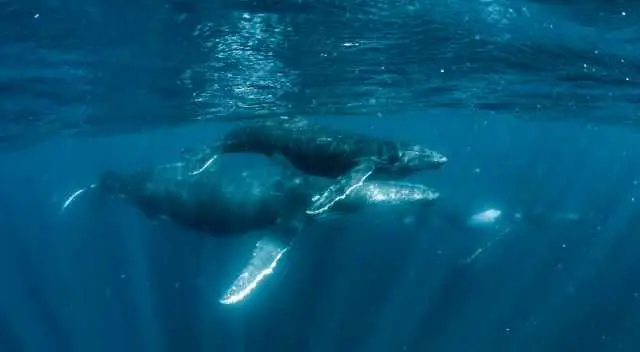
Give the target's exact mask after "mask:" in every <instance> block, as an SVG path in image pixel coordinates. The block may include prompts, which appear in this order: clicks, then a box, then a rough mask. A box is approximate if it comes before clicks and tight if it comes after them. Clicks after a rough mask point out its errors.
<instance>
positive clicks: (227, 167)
mask: <svg viewBox="0 0 640 352" xmlns="http://www.w3.org/2000/svg"><path fill="white" fill-rule="evenodd" d="M219 159H220V160H218V162H216V165H215V166H212V167H209V168H207V169H206V170H204V171H202V172H200V173H198V174H195V175H192V174H191V173H190V171H191V170H192V169H191V168H190V167H189V165H188V163H185V162H179V163H174V164H166V165H161V166H158V167H155V168H149V169H143V170H139V171H136V172H131V173H118V172H105V173H103V174H102V175H101V177H100V180H99V182H98V183H96V184H95V185H92V188H94V189H99V190H103V191H105V192H108V193H110V194H115V195H119V196H122V197H123V198H125V199H126V200H128V201H129V202H130V203H132V204H133V205H134V206H136V207H137V208H139V209H141V210H142V211H143V212H144V213H145V214H146V215H147V216H149V217H152V218H156V217H166V218H169V219H171V220H173V221H174V222H176V223H178V224H181V225H183V226H184V227H187V228H190V229H195V230H199V231H202V232H205V233H208V234H211V235H212V236H230V235H239V234H245V233H249V232H252V231H259V230H266V232H267V233H268V235H266V236H264V237H262V238H261V239H260V240H259V241H258V242H257V244H256V247H255V249H254V252H253V255H252V256H251V259H250V261H249V263H248V264H247V265H246V266H245V268H244V270H243V271H242V273H241V274H240V275H239V276H238V277H237V279H236V280H235V281H234V282H233V284H232V285H231V287H230V288H229V289H228V291H227V292H226V293H225V295H224V297H223V298H222V299H221V300H220V302H221V303H225V304H229V303H236V302H238V301H241V300H242V299H243V298H245V297H246V296H247V295H248V294H249V293H251V292H252V291H253V289H254V288H255V287H256V286H257V285H258V283H259V282H260V281H261V280H263V279H264V278H265V277H266V276H267V275H269V274H270V273H271V272H272V271H273V269H274V268H275V266H276V264H277V262H278V260H279V259H280V258H281V257H282V255H283V254H284V253H285V252H286V251H287V250H288V248H289V247H290V245H291V243H292V242H293V241H294V240H295V238H296V236H297V235H298V233H299V232H300V231H301V230H302V229H303V228H304V226H305V225H307V224H308V223H310V222H315V221H317V217H311V216H309V215H307V214H306V213H305V210H306V209H307V207H308V206H309V204H310V202H311V198H312V195H313V194H314V193H315V192H317V191H318V190H321V189H324V188H326V187H327V184H330V183H331V182H332V180H328V179H325V178H320V177H314V176H309V175H306V174H302V173H300V172H299V171H297V170H295V169H292V168H285V167H282V166H281V165H279V164H277V163H273V162H271V161H270V160H269V159H268V158H265V157H264V156H260V155H255V154H245V155H235V156H231V155H227V156H223V157H221V158H219ZM77 194H78V192H76V193H74V195H73V196H72V197H75V195H77ZM436 198H438V193H436V192H435V191H433V190H432V189H430V188H428V187H426V186H423V185H420V184H411V183H399V182H392V181H378V182H367V183H365V184H364V185H363V187H359V188H358V189H357V190H354V191H353V192H351V193H350V194H349V195H348V196H347V197H346V198H345V199H344V201H343V202H340V203H339V204H337V205H336V206H335V207H333V208H332V209H331V212H346V213H353V212H357V211H360V210H363V209H365V208H370V207H373V206H381V207H384V208H385V209H386V208H388V207H391V208H393V207H396V206H398V205H412V204H415V205H417V206H419V207H421V206H422V205H428V204H431V203H432V201H433V200H435V199H436ZM70 202H71V200H69V201H67V202H65V207H66V206H68V205H69V204H70ZM391 208H389V209H391Z"/></svg>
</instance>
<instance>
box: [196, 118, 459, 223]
mask: <svg viewBox="0 0 640 352" xmlns="http://www.w3.org/2000/svg"><path fill="white" fill-rule="evenodd" d="M239 152H254V153H261V154H264V155H267V156H272V157H277V158H279V159H281V160H284V161H285V162H287V163H290V164H291V165H293V166H294V167H295V168H297V169H298V170H300V171H302V172H304V173H306V174H309V175H315V176H321V177H325V178H331V179H334V182H333V183H332V184H330V185H329V186H328V187H327V188H326V189H324V190H322V191H320V192H319V193H320V196H319V197H316V199H315V200H314V202H313V203H312V204H311V205H310V207H309V209H308V210H307V213H308V214H318V213H321V212H324V211H326V210H328V209H329V208H330V207H331V206H333V204H334V203H336V202H337V201H338V200H341V199H344V197H345V196H346V195H348V194H349V193H350V192H351V191H353V190H355V189H356V188H357V187H359V186H360V185H362V183H363V182H364V181H365V180H392V179H400V178H403V177H406V176H409V175H411V174H413V173H416V172H418V171H422V170H428V169H438V168H440V167H442V166H443V165H444V164H445V163H446V162H447V158H446V157H445V156H444V155H442V154H440V153H438V152H436V151H433V150H430V149H428V148H426V147H424V146H421V145H416V144H409V143H404V142H397V141H391V140H386V139H382V138H376V137H373V136H368V135H365V134H358V133H350V132H344V131H340V130H337V129H333V128H331V127H328V126H323V125H319V124H315V123H312V122H309V121H308V120H306V119H302V118H294V119H288V118H277V119H263V120H256V121H253V122H250V123H247V124H244V125H242V126H239V127H237V128H234V129H232V130H231V131H229V132H228V133H226V134H225V135H224V136H223V137H222V140H221V141H220V142H219V143H218V144H217V145H215V146H213V147H212V148H204V149H200V150H199V151H197V152H195V151H189V152H187V153H186V154H187V157H189V158H191V159H192V160H199V162H196V165H203V164H207V162H210V161H211V160H213V158H215V156H216V155H219V154H222V153H239ZM201 169H202V167H200V168H199V169H198V170H201ZM194 170H195V169H194ZM198 170H195V172H198Z"/></svg>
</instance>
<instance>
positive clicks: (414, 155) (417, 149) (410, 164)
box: [400, 146, 449, 170]
mask: <svg viewBox="0 0 640 352" xmlns="http://www.w3.org/2000/svg"><path fill="white" fill-rule="evenodd" d="M400 159H401V163H402V164H403V165H404V166H405V167H406V168H408V169H410V170H423V169H438V168H440V167H442V166H443V165H444V164H446V163H447V162H448V161H449V159H448V158H447V157H446V156H444V155H443V154H441V153H439V152H437V151H435V150H431V149H428V148H425V147H422V146H412V147H410V148H407V149H406V150H404V151H402V152H401V153H400Z"/></svg>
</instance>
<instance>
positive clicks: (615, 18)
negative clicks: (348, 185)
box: [0, 0, 640, 352]
mask: <svg viewBox="0 0 640 352" xmlns="http://www.w3.org/2000/svg"><path fill="white" fill-rule="evenodd" d="M638 10H640V8H638V5H636V4H635V3H632V2H627V1H614V2H608V1H607V2H605V1H588V2H552V1H541V0H537V1H521V0H520V1H509V0H494V1H479V2H478V1H465V0H459V1H430V2H418V1H416V2H406V1H402V2H398V1H353V2H335V1H324V2H322V1H320V2H305V1H296V2H288V1H266V0H265V1H255V2H248V1H218V2H204V1H203V2H198V1H189V0H180V1H179V0H172V1H137V2H124V1H108V2H107V1H98V0H92V1H86V2H76V1H69V0H58V1H52V0H47V1H44V0H42V1H36V0H33V1H20V2H18V1H0V16H1V20H0V29H1V30H2V33H3V36H2V41H3V42H4V44H3V55H0V67H1V70H0V87H1V90H0V92H1V94H0V101H1V102H2V104H0V111H1V112H2V116H3V117H2V118H1V119H0V140H1V141H2V143H0V144H1V145H2V152H1V153H0V162H1V165H3V168H2V171H1V172H0V196H1V199H2V200H3V202H2V203H0V240H1V241H2V242H1V243H0V260H2V261H3V263H2V265H0V279H2V280H1V281H0V282H2V290H0V350H1V351H114V350H117V351H385V352H386V351H425V350H429V351H568V350H569V351H573V350H581V351H637V350H638V348H639V346H640V335H638V334H637V331H638V329H639V328H640V297H639V295H640V279H639V278H638V275H637V274H636V273H635V271H636V270H637V268H638V267H639V265H640V262H639V259H638V258H639V257H638V256H637V253H636V252H637V248H639V245H640V240H638V239H637V236H638V233H640V206H639V205H638V202H639V201H640V190H639V189H638V187H640V184H639V183H640V148H638V130H637V116H638V114H637V99H638V93H639V91H638V88H637V81H638V77H640V76H639V75H638V67H640V66H639V61H638V50H637V42H638V40H637V39H638V33H640V32H638V30H637V29H638V23H640V21H638V13H640V12H639V11H638ZM278 115H305V116H307V117H308V118H310V119H313V120H316V121H318V122H320V123H325V124H329V125H332V126H335V127H339V128H342V129H345V130H348V131H358V132H366V133H370V134H372V135H377V136H383V137H388V138H393V139H399V140H400V139H401V140H407V141H412V142H416V143H422V144H425V145H428V146H429V147H431V148H433V149H436V150H439V151H441V152H443V153H444V154H446V155H447V156H448V157H449V162H448V164H447V165H446V166H445V167H444V168H443V169H441V170H438V171H429V172H424V173H419V174H416V175H414V176H412V177H411V178H410V180H411V181H415V182H421V183H424V184H426V185H429V186H431V187H434V188H436V189H437V190H438V191H439V192H440V193H441V197H442V199H441V200H440V202H439V203H438V204H437V205H435V206H434V207H433V208H432V211H433V213H434V214H439V213H440V212H442V213H443V215H442V216H438V217H437V218H438V219H439V220H438V221H430V222H425V223H420V226H417V227H415V226H408V225H407V224H405V223H404V222H403V221H402V219H399V218H396V217H394V216H389V218H381V219H372V218H366V217H364V218H362V217H361V218H358V217H355V218H352V219H348V220H345V221H344V222H343V224H342V226H339V227H322V226H318V227H314V228H310V229H309V230H308V233H305V236H304V237H303V238H302V239H301V240H300V241H299V242H297V243H296V247H295V248H294V249H292V250H291V251H290V253H288V255H287V256H286V257H285V258H284V259H283V262H282V263H281V264H280V265H279V267H278V270H277V271H276V272H275V273H274V274H273V275H272V276H271V277H270V278H269V280H267V281H265V283H264V284H263V285H261V287H260V288H259V289H258V290H257V291H256V292H255V293H254V294H253V295H251V297H250V298H249V299H248V300H247V301H246V302H243V303H242V304H241V305H236V306H222V305H220V304H218V298H219V297H220V294H221V293H222V292H223V291H224V290H225V289H226V285H227V284H228V283H229V282H230V281H231V280H232V279H233V278H234V276H235V275H236V273H237V272H238V271H239V270H240V269H241V268H242V266H243V265H244V261H245V260H246V255H247V253H248V251H249V250H250V248H251V247H252V246H253V239H252V238H250V237H238V238H214V237H208V236H203V235H202V234H199V233H195V232H192V231H188V230H186V229H184V228H181V227H179V226H177V225H173V224H171V223H167V222H157V221H151V220H149V219H147V218H146V217H144V216H143V215H142V214H141V213H140V212H139V211H138V210H136V209H135V208H133V207H131V206H129V205H128V204H126V203H124V202H122V201H120V200H118V199H110V198H108V197H105V198H95V199H94V198H92V197H86V198H83V199H80V200H79V201H78V202H76V203H74V204H73V206H72V207H70V208H69V209H67V210H65V211H64V212H61V206H62V204H63V203H64V200H65V198H66V197H67V196H68V195H69V194H70V193H72V192H73V191H74V190H75V189H77V188H79V187H82V186H85V185H87V184H88V183H91V182H94V181H95V179H96V178H97V177H98V175H99V173H100V172H101V171H103V170H105V169H109V168H112V169H114V168H115V169H135V168H138V167H145V166H152V165H156V164H158V163H163V162H171V161H174V160H175V159H176V158H177V157H178V156H179V152H180V150H181V149H182V148H184V147H192V146H198V145H202V144H210V143H212V141H214V140H215V139H216V138H217V137H219V136H220V135H221V134H222V133H224V131H226V130H228V129H229V128H230V127H232V126H234V124H233V121H235V120H244V119H251V118H254V117H256V116H267V117H270V116H278ZM491 208H494V209H500V210H501V211H502V215H501V218H500V219H499V220H498V221H497V222H496V223H492V224H489V225H486V226H468V223H466V222H465V219H467V218H468V215H471V214H475V213H477V212H480V211H483V210H486V209H491ZM418 220H420V219H418Z"/></svg>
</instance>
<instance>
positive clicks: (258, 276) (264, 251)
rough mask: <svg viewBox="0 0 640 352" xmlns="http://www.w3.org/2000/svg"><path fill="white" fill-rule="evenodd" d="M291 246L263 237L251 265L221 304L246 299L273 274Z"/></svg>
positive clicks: (242, 273)
mask: <svg viewBox="0 0 640 352" xmlns="http://www.w3.org/2000/svg"><path fill="white" fill-rule="evenodd" d="M288 249H289V246H288V245H286V244H284V243H283V242H281V241H279V240H277V239H275V238H273V237H263V238H262V239H260V240H259V241H258V243H257V244H256V247H255V249H254V250H253V253H252V255H251V259H250V260H249V263H247V265H246V266H245V267H244V269H242V272H241V273H240V275H238V277H237V278H236V279H235V281H234V282H233V284H232V285H231V287H229V289H228V290H227V292H226V293H225V294H224V296H223V297H222V299H220V303H222V304H234V303H238V302H240V301H242V300H243V299H245V298H246V297H247V296H249V294H251V292H253V290H254V289H255V288H256V287H258V285H259V284H260V282H261V281H262V280H264V278H265V277H267V276H269V275H270V274H272V273H273V270H274V269H275V267H276V265H277V264H278V261H279V260H280V258H282V256H283V255H284V253H285V252H286V251H287V250H288Z"/></svg>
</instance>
